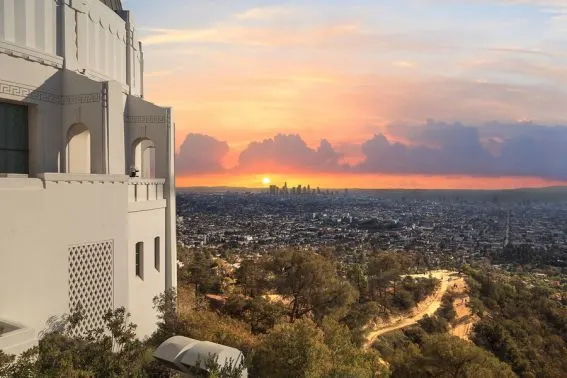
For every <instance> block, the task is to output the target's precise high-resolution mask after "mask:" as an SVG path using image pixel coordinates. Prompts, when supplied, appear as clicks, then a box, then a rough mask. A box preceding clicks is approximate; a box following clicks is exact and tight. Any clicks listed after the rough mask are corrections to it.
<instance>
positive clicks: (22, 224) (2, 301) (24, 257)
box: [0, 177, 129, 332]
mask: <svg viewBox="0 0 567 378" xmlns="http://www.w3.org/2000/svg"><path fill="white" fill-rule="evenodd" d="M61 179H64V177H61ZM49 180H58V179H54V178H52V179H49ZM91 180H94V181H86V180H78V181H69V182H65V181H46V182H43V181H42V180H41V179H10V178H2V179H0V208H1V209H2V215H3V216H1V217H0V241H1V244H0V252H1V256H2V261H1V263H0V281H1V284H0V318H6V319H13V320H16V321H18V322H20V323H23V324H25V325H26V326H28V327H33V328H34V329H35V330H36V332H40V331H41V330H43V329H44V328H45V327H46V321H47V320H48V318H49V317H50V316H60V315H62V314H64V313H67V312H69V302H68V301H69V297H68V293H69V274H68V270H69V266H68V255H69V253H68V250H69V247H70V246H72V245H77V244H84V243H95V242H100V241H108V240H112V241H113V244H114V272H115V275H114V305H115V306H116V307H119V306H128V284H129V281H128V279H127V276H126V274H125V272H127V271H128V237H127V235H128V202H127V200H126V198H127V195H128V194H127V185H126V184H124V183H116V182H114V183H113V182H110V181H108V180H107V181H106V182H96V180H95V179H94V178H91ZM44 185H45V188H44ZM5 214H9V216H4V215H5Z"/></svg>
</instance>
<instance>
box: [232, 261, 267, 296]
mask: <svg viewBox="0 0 567 378" xmlns="http://www.w3.org/2000/svg"><path fill="white" fill-rule="evenodd" d="M263 263H264V261H258V260H253V259H246V260H243V261H242V262H241V263H240V267H239V268H238V269H237V270H236V282H237V283H238V284H239V285H240V286H241V288H242V290H243V293H244V294H245V295H250V296H251V297H255V296H257V295H260V294H264V293H265V291H266V289H267V287H268V282H267V276H268V272H267V271H266V269H265V267H264V264H263Z"/></svg>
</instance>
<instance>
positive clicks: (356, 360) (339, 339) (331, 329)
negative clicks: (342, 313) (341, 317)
mask: <svg viewBox="0 0 567 378" xmlns="http://www.w3.org/2000/svg"><path fill="white" fill-rule="evenodd" d="M321 328H322V329H323V333H324V335H325V336H324V340H325V344H326V345H327V347H328V348H329V350H330V352H331V357H332V368H331V369H330V371H329V372H328V373H327V375H326V377H336V378H347V377H352V378H363V377H368V378H373V377H374V376H375V374H376V372H377V371H379V370H381V369H382V365H381V364H380V360H379V356H378V354H377V353H375V352H374V351H372V350H371V351H364V350H362V349H361V348H359V347H358V346H357V345H356V344H354V343H353V342H352V341H351V334H350V331H349V329H348V327H347V326H345V325H342V324H340V323H339V322H337V321H336V320H334V319H332V318H325V319H324V320H323V324H322V327H321Z"/></svg>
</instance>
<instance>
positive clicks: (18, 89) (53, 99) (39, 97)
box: [0, 81, 102, 105]
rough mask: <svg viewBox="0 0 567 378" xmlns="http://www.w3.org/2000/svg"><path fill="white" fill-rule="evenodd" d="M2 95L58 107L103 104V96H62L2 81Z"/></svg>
mask: <svg viewBox="0 0 567 378" xmlns="http://www.w3.org/2000/svg"><path fill="white" fill-rule="evenodd" d="M0 94H7V95H11V96H16V97H20V98H22V99H33V100H36V101H42V102H49V103H52V104H58V105H74V104H90V103H95V102H101V100H102V94H101V93H100V92H99V93H87V94H77V95H68V96H61V95H58V94H55V93H51V92H47V91H42V90H39V89H33V88H31V87H29V86H26V85H24V84H17V83H11V82H6V81H0Z"/></svg>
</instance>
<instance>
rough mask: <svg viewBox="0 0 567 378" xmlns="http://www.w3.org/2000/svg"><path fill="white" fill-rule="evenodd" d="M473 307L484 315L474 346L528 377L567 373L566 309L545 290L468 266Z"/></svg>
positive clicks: (507, 276)
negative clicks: (479, 347)
mask: <svg viewBox="0 0 567 378" xmlns="http://www.w3.org/2000/svg"><path fill="white" fill-rule="evenodd" d="M469 274H470V275H471V277H472V278H471V279H470V280H469V281H470V283H471V284H470V285H469V287H470V289H469V290H470V293H471V303H474V307H475V311H476V312H477V313H479V315H481V316H482V318H481V320H480V321H479V322H478V323H477V324H476V326H475V328H474V336H473V341H474V342H475V344H477V345H479V346H481V347H483V348H485V349H487V350H489V351H490V352H492V353H494V354H495V355H496V356H498V358H500V359H501V360H502V361H504V362H507V363H508V364H510V365H511V366H512V368H513V369H514V371H515V372H516V373H518V374H519V375H521V376H524V377H560V376H564V373H565V372H566V371H567V308H566V307H565V306H563V305H561V304H560V303H558V302H556V301H554V300H552V299H551V298H550V293H549V291H547V290H546V289H542V288H540V287H538V286H528V285H526V284H525V283H524V282H522V280H521V279H517V278H513V277H511V276H509V275H504V274H502V273H496V272H493V271H490V270H489V269H486V268H483V269H482V270H475V269H472V268H469Z"/></svg>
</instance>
